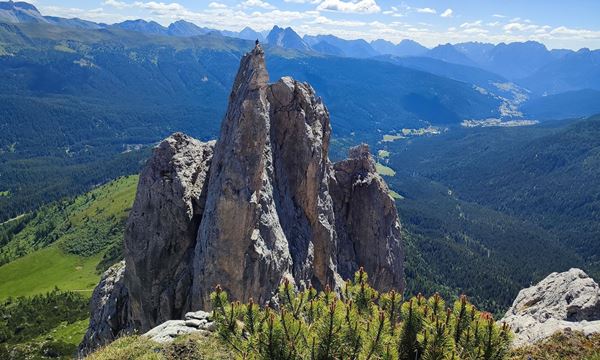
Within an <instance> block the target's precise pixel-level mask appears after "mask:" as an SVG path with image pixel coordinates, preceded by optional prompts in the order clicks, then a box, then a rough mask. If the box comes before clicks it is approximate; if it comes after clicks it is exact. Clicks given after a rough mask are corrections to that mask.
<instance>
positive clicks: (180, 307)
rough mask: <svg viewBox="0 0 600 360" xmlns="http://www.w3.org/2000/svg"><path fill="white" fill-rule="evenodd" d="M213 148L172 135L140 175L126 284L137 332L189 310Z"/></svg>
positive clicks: (127, 231)
mask: <svg viewBox="0 0 600 360" xmlns="http://www.w3.org/2000/svg"><path fill="white" fill-rule="evenodd" d="M213 148H214V142H210V143H201V142H200V141H198V140H196V139H193V138H191V137H189V136H187V135H184V134H181V133H176V134H173V135H172V136H170V137H168V138H167V139H166V140H164V141H163V142H162V143H161V144H160V145H159V146H158V147H157V148H156V149H155V151H154V155H153V156H152V158H151V159H150V160H149V161H148V164H147V165H146V167H145V168H144V170H143V171H142V173H141V175H140V180H139V184H138V190H137V194H136V197H135V201H134V204H133V207H132V209H131V212H130V214H129V219H128V221H127V226H126V228H125V259H126V262H127V269H126V271H125V283H126V284H127V288H128V290H129V293H130V294H131V296H130V301H129V304H130V308H131V320H132V321H133V324H134V326H135V328H136V329H139V330H144V331H145V330H148V329H151V328H153V327H154V326H156V325H158V324H160V323H162V322H164V321H166V320H170V319H178V318H180V317H181V316H183V315H184V314H185V312H187V311H188V310H189V309H190V290H191V286H192V278H193V273H192V267H191V266H190V264H191V261H192V258H193V252H194V248H195V245H196V234H197V230H198V226H199V224H200V219H201V218H202V215H203V212H204V204H205V202H206V185H207V184H206V181H205V179H206V178H207V176H208V171H209V168H210V163H211V159H212V155H213Z"/></svg>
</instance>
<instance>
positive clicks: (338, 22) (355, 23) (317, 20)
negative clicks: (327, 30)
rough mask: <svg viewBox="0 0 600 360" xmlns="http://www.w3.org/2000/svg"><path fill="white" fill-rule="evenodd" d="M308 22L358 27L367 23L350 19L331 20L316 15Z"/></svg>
mask: <svg viewBox="0 0 600 360" xmlns="http://www.w3.org/2000/svg"><path fill="white" fill-rule="evenodd" d="M308 23H309V24H319V25H332V26H346V27H359V26H365V25H367V24H366V23H365V22H362V21H351V20H333V19H330V18H327V17H325V16H317V17H316V18H315V19H314V20H312V21H309V22H308Z"/></svg>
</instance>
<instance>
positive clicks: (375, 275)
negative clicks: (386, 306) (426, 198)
mask: <svg viewBox="0 0 600 360" xmlns="http://www.w3.org/2000/svg"><path fill="white" fill-rule="evenodd" d="M334 169H335V178H334V179H333V181H332V184H331V194H332V197H333V199H334V203H335V218H336V225H337V227H336V228H337V232H338V248H339V251H338V261H337V262H338V264H339V272H340V275H341V276H342V277H343V278H344V279H348V278H351V276H352V275H353V273H354V271H356V269H357V268H358V267H359V266H363V267H364V269H365V270H366V271H367V273H368V274H369V279H370V281H371V283H372V284H373V286H375V287H376V288H378V289H380V290H384V291H389V290H391V289H392V288H403V285H402V284H403V280H404V274H403V273H402V269H403V268H404V264H403V259H404V257H403V253H402V246H401V244H400V222H399V221H398V214H397V212H396V205H395V204H394V200H393V199H392V198H391V197H390V195H389V188H388V186H387V184H386V183H385V181H383V179H382V178H381V176H379V174H377V172H376V171H375V160H374V159H373V157H372V156H371V153H370V152H369V147H368V146H367V145H359V146H357V147H355V148H352V149H350V153H349V158H348V159H347V160H343V161H340V162H338V163H336V164H335V166H334Z"/></svg>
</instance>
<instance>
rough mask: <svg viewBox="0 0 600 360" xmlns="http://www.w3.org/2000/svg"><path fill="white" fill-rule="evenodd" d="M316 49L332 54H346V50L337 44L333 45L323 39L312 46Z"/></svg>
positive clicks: (322, 52) (319, 51)
mask: <svg viewBox="0 0 600 360" xmlns="http://www.w3.org/2000/svg"><path fill="white" fill-rule="evenodd" d="M310 47H311V49H313V50H314V51H316V52H318V53H321V54H325V55H332V56H345V54H344V51H343V50H342V49H340V48H338V47H337V46H334V45H331V44H330V43H328V42H327V41H321V42H318V43H316V44H313V45H311V46H310Z"/></svg>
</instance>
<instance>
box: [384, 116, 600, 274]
mask: <svg viewBox="0 0 600 360" xmlns="http://www.w3.org/2000/svg"><path fill="white" fill-rule="evenodd" d="M387 146H388V147H389V148H390V149H391V153H392V155H391V157H390V164H391V165H390V166H392V167H393V168H395V169H396V170H397V171H398V172H399V173H400V174H401V175H402V174H403V175H404V176H407V175H408V176H414V177H417V178H422V179H425V180H426V181H432V180H433V181H436V182H439V183H442V184H444V185H445V186H447V187H448V188H449V189H451V190H452V191H453V194H454V195H455V196H456V197H457V198H458V199H461V200H462V201H467V202H470V203H474V204H477V205H479V206H484V207H486V208H489V209H493V210H495V211H497V212H500V213H503V214H506V215H507V216H510V217H512V218H515V219H522V221H523V222H524V223H528V224H530V225H531V226H537V227H538V228H540V230H539V231H538V233H539V234H540V235H541V236H542V237H543V238H544V239H549V240H552V242H554V243H559V244H560V245H561V247H562V251H560V252H558V253H559V254H561V255H563V254H576V256H577V257H579V258H581V259H582V260H583V261H584V263H585V265H584V266H585V268H586V269H587V270H589V271H590V272H591V274H592V275H593V276H598V275H599V274H600V243H599V242H598V241H597V239H598V235H599V234H600V221H599V220H600V195H599V194H600V183H599V182H598V178H600V166H599V165H600V116H594V117H590V118H589V119H586V120H582V121H576V122H572V123H570V122H557V123H549V124H546V125H539V126H534V127H525V128H508V129H504V128H496V129H456V130H455V131H450V132H447V133H445V134H443V135H441V136H438V137H429V138H420V139H413V140H411V141H405V142H396V143H393V144H392V145H387ZM526 239H527V238H516V239H515V241H512V242H509V243H508V244H507V245H510V246H511V248H512V249H514V250H516V249H519V245H522V244H523V243H524V242H525V241H527V244H529V243H530V241H528V240H526ZM529 251H533V249H530V250H529ZM519 253H520V251H515V254H516V255H515V256H518V255H519ZM530 254H532V255H535V256H539V255H540V253H535V252H533V253H530ZM547 256H548V254H545V255H544V256H542V257H541V260H543V261H547V260H544V258H545V257H547ZM566 258H567V257H565V258H564V259H563V260H566ZM548 264H549V265H551V266H553V267H556V268H553V269H552V270H553V271H554V270H560V269H559V268H563V267H564V265H563V266H562V267H561V266H560V265H557V263H555V262H553V261H550V262H548ZM521 266H523V265H521ZM524 266H526V264H525V265H524Z"/></svg>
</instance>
